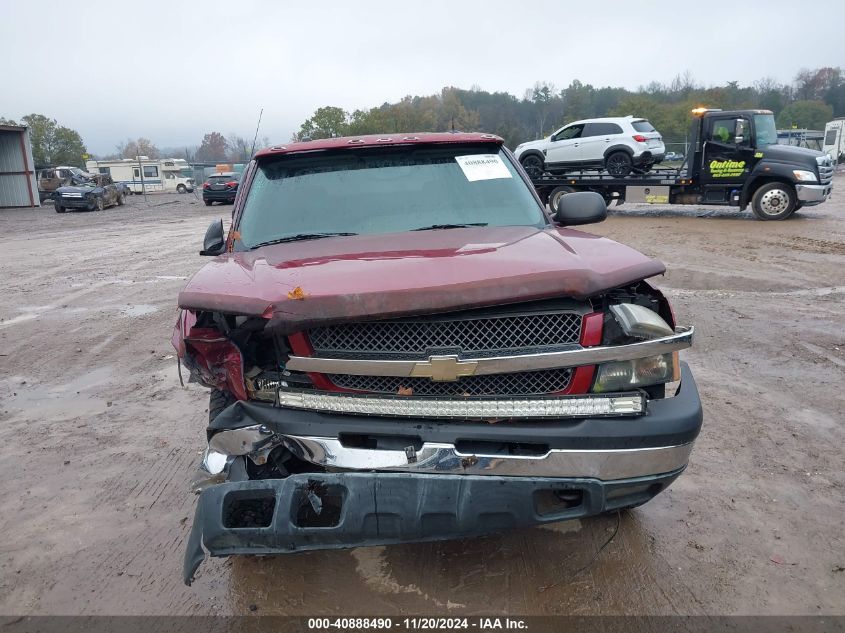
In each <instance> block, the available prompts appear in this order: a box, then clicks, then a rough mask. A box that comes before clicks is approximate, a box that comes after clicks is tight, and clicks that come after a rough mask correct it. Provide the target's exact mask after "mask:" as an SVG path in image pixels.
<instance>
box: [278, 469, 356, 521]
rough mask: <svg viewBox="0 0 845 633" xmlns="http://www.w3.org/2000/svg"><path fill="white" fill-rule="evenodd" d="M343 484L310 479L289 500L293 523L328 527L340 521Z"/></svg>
mask: <svg viewBox="0 0 845 633" xmlns="http://www.w3.org/2000/svg"><path fill="white" fill-rule="evenodd" d="M345 493H346V489H345V488H344V487H343V486H337V485H327V484H324V483H323V482H321V481H317V480H311V481H309V482H308V483H307V484H306V485H305V486H303V487H301V488H299V489H298V490H297V491H296V492H295V493H294V495H293V499H292V500H291V511H292V515H293V516H292V517H291V519H292V520H293V523H294V525H296V526H297V527H301V528H329V527H335V526H337V525H338V524H339V523H340V517H341V513H342V510H343V502H344V501H345V499H346V494H345Z"/></svg>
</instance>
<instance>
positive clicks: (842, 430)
mask: <svg viewBox="0 0 845 633" xmlns="http://www.w3.org/2000/svg"><path fill="white" fill-rule="evenodd" d="M835 188H836V189H835V198H834V199H833V200H831V201H829V202H828V203H826V204H824V205H822V206H821V207H815V208H808V209H805V210H802V212H801V213H800V214H798V215H797V216H795V217H794V218H793V219H791V220H788V221H786V222H774V223H763V222H759V221H755V220H753V219H752V218H751V215H750V214H749V213H745V214H738V213H737V212H736V211H734V210H731V209H713V208H710V207H705V208H671V207H667V208H665V209H662V210H660V209H655V208H651V207H650V208H645V207H639V206H637V205H630V206H629V205H626V206H623V207H620V208H619V211H618V212H616V211H614V214H613V216H612V217H611V218H610V219H609V220H608V221H607V222H605V223H603V224H600V225H597V226H595V227H588V228H589V229H590V230H592V231H594V232H596V233H601V234H604V235H608V236H610V237H613V238H615V239H618V240H619V241H622V242H624V243H626V244H629V245H631V246H633V247H635V248H638V249H640V250H642V251H643V252H645V253H647V254H648V255H651V256H654V257H657V258H660V259H662V260H663V261H664V262H665V263H666V265H667V268H668V273H667V274H666V276H665V277H663V278H661V279H658V280H657V285H659V286H660V287H661V288H662V289H663V290H664V291H665V292H666V293H667V294H668V295H669V297H670V298H671V299H672V301H673V305H674V308H675V313H676V315H677V317H678V321H679V322H680V323H682V324H690V323H691V324H694V325H695V326H696V328H697V340H696V344H695V346H694V347H693V349H692V350H690V351H689V352H686V353H685V356H686V360H687V361H688V362H689V363H690V365H691V366H692V369H693V371H694V373H695V375H696V378H697V380H698V384H699V388H700V391H701V396H702V400H703V402H704V407H705V423H704V429H703V431H702V435H701V437H700V438H699V441H698V444H697V446H696V449H695V451H694V452H693V456H692V461H691V464H690V467H689V469H688V471H687V472H686V473H685V474H684V475H683V476H682V477H681V478H680V479H679V480H678V481H677V482H676V483H675V484H674V485H673V486H672V487H671V488H670V489H669V490H668V491H667V492H665V493H664V494H662V495H660V496H658V497H657V498H656V499H655V500H654V501H652V502H651V503H649V504H647V505H645V506H643V507H642V508H639V509H637V510H634V511H632V512H629V513H625V514H623V515H621V519H620V525H619V529H618V533H617V534H616V536H615V538H614V539H613V540H612V541H611V542H610V543H609V545H607V547H606V548H604V549H603V550H602V551H601V552H600V553H598V554H597V551H598V549H599V547H600V546H601V545H602V544H603V543H604V542H605V541H607V539H608V538H609V537H610V536H611V535H612V533H613V531H614V528H615V527H616V522H617V518H616V517H615V516H605V517H598V518H594V519H590V520H583V521H572V522H568V523H561V524H555V525H553V526H547V527H545V528H542V529H540V528H538V529H531V530H525V531H518V532H512V533H508V534H504V535H499V536H491V537H487V538H480V539H475V540H467V541H453V542H446V543H437V544H411V545H401V546H393V547H379V548H366V549H358V550H351V551H328V552H311V553H304V554H297V555H292V556H286V557H278V558H271V559H268V558H265V559H258V558H248V559H244V558H239V559H231V560H222V559H214V560H212V561H210V562H207V563H206V564H204V565H203V567H202V568H201V570H200V573H199V576H198V578H197V581H196V583H195V584H194V586H193V587H191V588H188V587H185V586H184V585H183V584H182V580H181V565H182V555H183V552H184V544H185V540H186V538H187V535H188V530H189V528H190V523H191V519H192V517H193V509H194V504H195V497H194V496H193V495H191V494H189V493H188V491H187V489H188V481H189V478H190V476H191V474H192V472H193V470H194V468H195V465H196V463H197V460H198V455H199V452H200V451H201V449H202V448H203V444H204V427H205V420H206V406H207V392H206V391H205V390H204V389H202V388H200V387H197V386H194V385H191V386H189V387H188V388H185V389H183V388H181V387H180V386H179V381H178V379H177V376H176V360H175V358H174V351H173V349H172V348H171V346H170V342H169V339H170V334H171V329H172V326H173V323H174V320H175V316H176V308H175V306H176V295H177V293H178V291H179V289H180V288H181V287H182V285H183V284H184V283H185V280H186V279H187V278H188V277H189V276H190V275H191V274H192V273H193V272H194V271H196V270H197V269H198V268H199V267H200V266H201V265H202V264H203V259H202V258H200V257H199V256H198V255H197V251H198V250H199V248H200V243H201V241H202V236H203V234H204V232H205V228H206V226H207V225H208V223H209V222H210V221H211V220H212V219H215V218H217V217H220V216H223V217H224V218H225V217H228V216H229V214H230V212H231V206H224V207H219V206H214V207H212V208H207V207H205V206H203V205H202V203H201V201H198V200H197V199H196V198H195V197H194V196H192V195H184V196H178V195H158V196H150V198H149V202H148V203H145V202H144V200H143V199H142V198H140V197H137V196H136V197H133V198H131V199H130V200H129V204H128V206H126V207H122V208H117V207H115V208H111V209H107V210H105V211H104V212H101V213H69V214H65V215H57V214H56V213H54V212H53V210H52V207H45V208H42V209H37V210H25V209H20V210H0V231H2V234H3V235H5V236H6V241H5V242H4V244H3V247H2V257H0V319H2V320H0V491H2V497H0V498H2V502H3V510H4V511H3V512H2V513H0V532H2V534H3V544H2V546H0V551H2V556H0V613H3V614H21V615H23V614H218V613H219V614H242V613H253V612H257V613H259V614H269V613H273V614H310V615H314V614H323V613H326V612H332V613H337V614H368V615H376V614H379V615H388V614H399V613H417V614H419V613H431V614H440V615H444V614H451V615H458V614H476V613H484V614H489V613H491V612H492V613H510V614H557V613H568V614H579V615H586V614H593V613H605V614H610V613H612V614H678V613H680V614H705V613H706V614H724V613H730V614H748V613H761V614H834V613H837V614H843V613H845V536H843V517H845V475H843V456H842V447H843V443H845V426H843V411H845V395H844V394H845V392H844V391H843V378H845V327H843V326H845V306H843V299H845V196H843V194H842V193H840V192H842V191H845V176H842V175H839V176H837V179H836V182H835ZM679 209H680V210H679Z"/></svg>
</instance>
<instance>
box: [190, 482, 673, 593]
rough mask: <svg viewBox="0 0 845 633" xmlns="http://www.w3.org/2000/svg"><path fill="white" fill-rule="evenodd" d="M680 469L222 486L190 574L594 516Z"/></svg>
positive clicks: (652, 491)
mask: <svg viewBox="0 0 845 633" xmlns="http://www.w3.org/2000/svg"><path fill="white" fill-rule="evenodd" d="M682 470H683V469H679V470H677V471H674V472H670V473H665V474H661V475H655V476H651V477H641V478H636V479H624V480H618V481H611V482H602V481H599V480H596V479H576V478H571V479H547V478H537V477H481V476H474V475H424V474H421V475H415V476H413V477H409V476H407V475H402V474H396V473H304V474H299V475H291V476H290V477H287V478H286V479H265V480H258V481H245V482H239V483H229V484H225V485H220V486H215V487H214V488H209V489H208V490H206V491H205V492H203V494H202V495H201V496H200V498H199V502H198V504H197V511H196V515H195V517H194V525H193V528H192V530H191V535H190V538H189V539H188V548H187V551H186V552H185V561H184V566H183V570H182V574H183V579H184V581H185V584H187V585H190V584H191V582H193V579H194V574H195V573H196V570H197V568H198V567H199V566H200V564H201V563H202V561H203V560H204V559H205V555H206V554H205V553H206V552H208V554H209V555H211V556H232V555H237V554H286V553H292V552H298V551H306V550H314V549H342V548H348V547H361V546H371V545H388V544H393V543H401V542H409V541H415V542H419V541H436V540H443V539H452V538H464V537H469V536H476V535H481V534H489V533H491V532H497V531H501V530H505V529H512V528H519V527H527V526H531V525H537V524H542V523H549V522H552V521H562V520H567V519H576V518H579V517H585V516H590V515H594V514H599V513H601V512H606V511H610V510H614V509H617V508H623V507H630V506H634V505H640V504H642V503H645V502H646V501H648V500H649V499H651V498H652V497H654V495H656V494H657V493H658V492H660V491H661V490H663V489H665V488H666V487H667V486H668V485H669V484H670V483H672V481H674V479H675V478H676V477H677V476H678V475H679V474H680V473H681V471H682ZM314 499H316V500H314ZM239 506H240V507H250V508H258V510H257V511H253V512H252V514H251V515H250V520H249V522H250V523H252V524H253V525H251V526H248V525H243V526H241V524H239V523H238V522H237V520H235V519H234V517H235V514H236V513H237V509H238V507H239ZM256 524H257V525H256Z"/></svg>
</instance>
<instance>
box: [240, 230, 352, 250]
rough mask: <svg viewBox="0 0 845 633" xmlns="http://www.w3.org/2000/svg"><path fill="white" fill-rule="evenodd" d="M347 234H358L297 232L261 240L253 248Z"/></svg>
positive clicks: (345, 234)
mask: <svg viewBox="0 0 845 633" xmlns="http://www.w3.org/2000/svg"><path fill="white" fill-rule="evenodd" d="M347 235H358V234H357V233H297V234H296V235H288V236H287V237H279V238H276V239H275V240H267V241H266V242H259V243H258V244H256V245H255V246H253V247H252V248H259V247H261V246H270V245H271V244H284V243H285V242H301V241H303V240H319V239H320V238H322V237H340V236H347Z"/></svg>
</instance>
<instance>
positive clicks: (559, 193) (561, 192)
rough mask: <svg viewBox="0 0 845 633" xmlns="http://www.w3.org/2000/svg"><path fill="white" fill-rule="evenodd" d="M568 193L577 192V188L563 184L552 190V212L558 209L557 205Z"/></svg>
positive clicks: (550, 197) (550, 202)
mask: <svg viewBox="0 0 845 633" xmlns="http://www.w3.org/2000/svg"><path fill="white" fill-rule="evenodd" d="M568 193H575V188H574V187H567V186H562V187H555V188H554V189H552V192H551V193H550V194H549V209H551V210H552V213H555V212H556V211H557V205H558V204H560V199H561V198H563V196H565V195H566V194H568Z"/></svg>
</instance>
